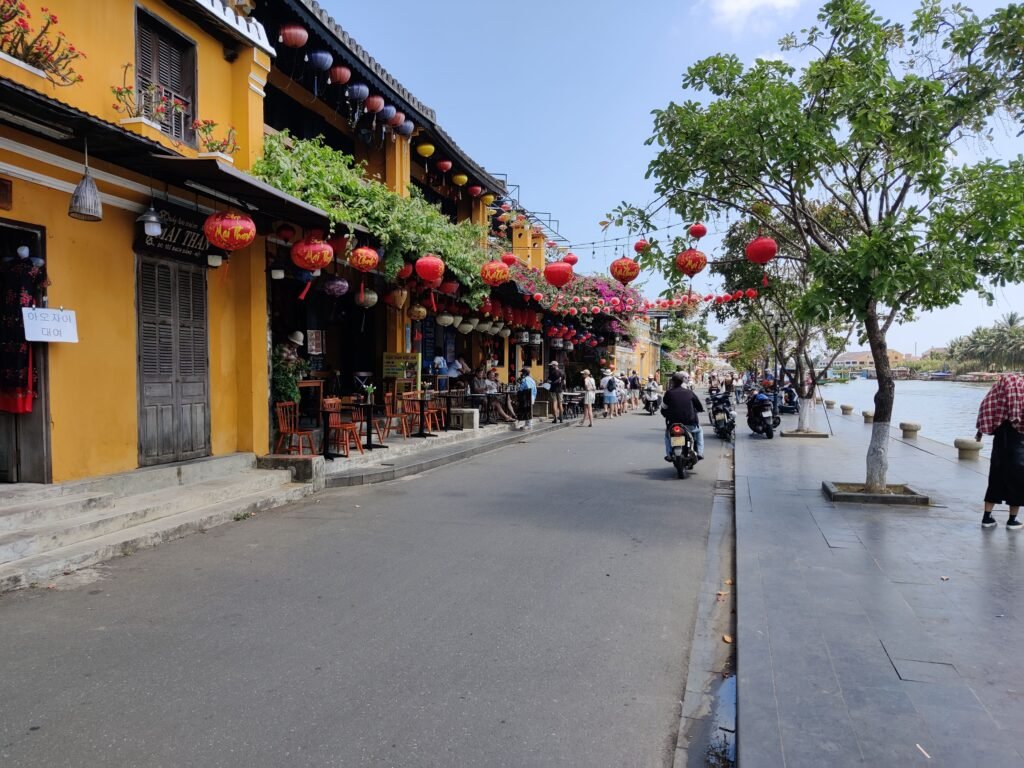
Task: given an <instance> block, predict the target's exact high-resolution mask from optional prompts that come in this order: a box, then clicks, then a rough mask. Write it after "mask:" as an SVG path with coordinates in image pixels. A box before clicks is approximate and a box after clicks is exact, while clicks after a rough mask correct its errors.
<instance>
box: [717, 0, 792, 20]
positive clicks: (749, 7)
mask: <svg viewBox="0 0 1024 768" xmlns="http://www.w3.org/2000/svg"><path fill="white" fill-rule="evenodd" d="M800 3H801V0H708V3H707V4H708V5H710V6H711V17H712V19H713V20H714V21H715V22H716V23H718V24H726V25H733V24H742V23H744V22H746V21H747V19H748V18H749V17H750V16H752V15H753V14H757V13H764V12H776V13H778V12H780V11H791V10H794V9H795V8H797V7H798V6H799V5H800Z"/></svg>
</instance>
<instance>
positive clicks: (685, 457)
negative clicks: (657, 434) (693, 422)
mask: <svg viewBox="0 0 1024 768" xmlns="http://www.w3.org/2000/svg"><path fill="white" fill-rule="evenodd" d="M668 439H669V444H670V445H671V447H672V465H673V466H674V467H675V468H676V475H678V477H679V479H680V480H685V479H686V471H687V470H692V469H693V468H694V467H695V466H696V465H697V446H696V441H695V440H694V437H693V435H691V434H690V431H689V430H688V429H687V428H686V427H684V426H683V425H682V424H669V425H668Z"/></svg>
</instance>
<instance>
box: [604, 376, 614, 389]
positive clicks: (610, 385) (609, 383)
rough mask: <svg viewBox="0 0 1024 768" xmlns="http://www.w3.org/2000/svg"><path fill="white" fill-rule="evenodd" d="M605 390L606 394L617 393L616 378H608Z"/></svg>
mask: <svg viewBox="0 0 1024 768" xmlns="http://www.w3.org/2000/svg"><path fill="white" fill-rule="evenodd" d="M604 389H605V391H606V392H614V391H615V377H614V376H609V377H608V381H606V382H605V384H604Z"/></svg>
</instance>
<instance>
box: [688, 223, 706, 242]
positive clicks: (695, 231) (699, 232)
mask: <svg viewBox="0 0 1024 768" xmlns="http://www.w3.org/2000/svg"><path fill="white" fill-rule="evenodd" d="M689 232H690V237H692V238H694V239H695V240H700V239H701V238H702V237H704V235H706V234H707V233H708V228H707V227H705V226H704V225H703V224H701V223H700V222H699V221H698V222H697V223H696V224H691V225H690V229H689Z"/></svg>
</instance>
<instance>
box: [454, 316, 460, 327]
mask: <svg viewBox="0 0 1024 768" xmlns="http://www.w3.org/2000/svg"><path fill="white" fill-rule="evenodd" d="M452 325H454V326H455V327H456V328H458V327H459V326H460V325H462V315H452Z"/></svg>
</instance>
